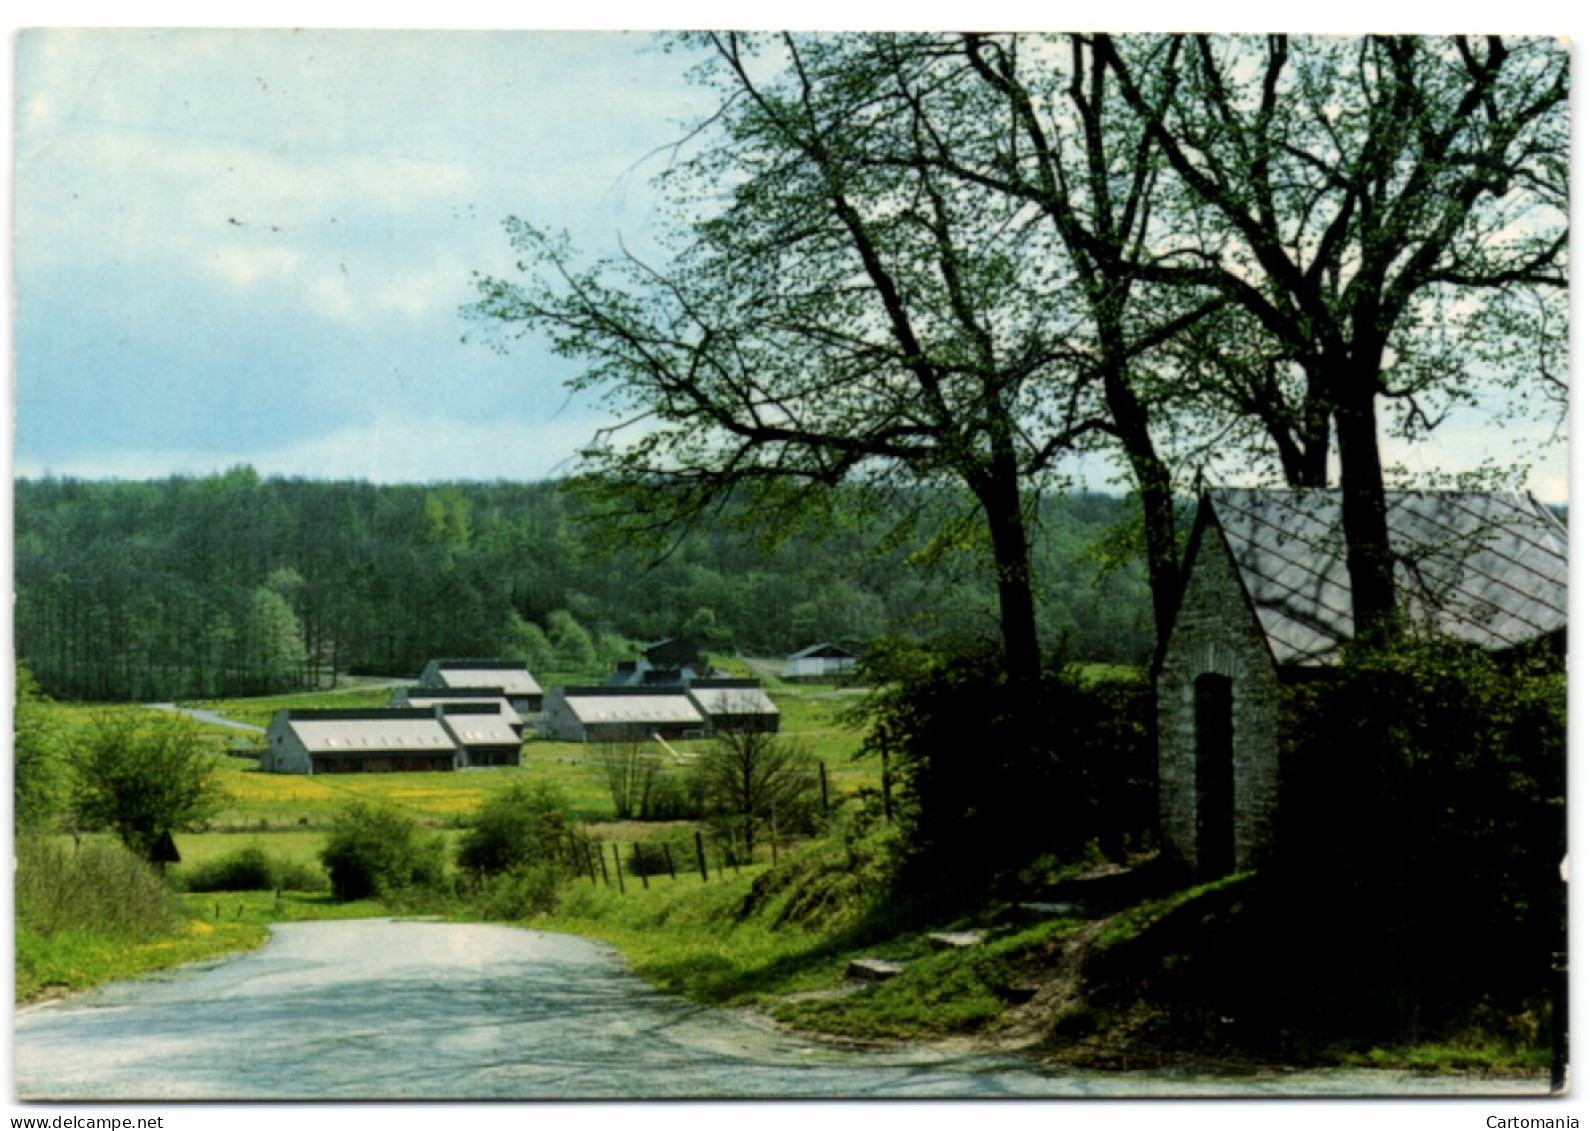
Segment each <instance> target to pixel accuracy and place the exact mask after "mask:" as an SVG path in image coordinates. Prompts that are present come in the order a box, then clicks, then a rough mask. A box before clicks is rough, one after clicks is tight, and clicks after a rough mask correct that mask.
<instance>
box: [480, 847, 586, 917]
mask: <svg viewBox="0 0 1590 1131" xmlns="http://www.w3.org/2000/svg"><path fill="white" fill-rule="evenodd" d="M563 880H564V876H563V874H562V870H561V869H560V868H559V867H558V866H557V865H556V864H555V863H552V862H550V861H540V862H537V863H534V864H515V865H514V866H513V867H511V868H509V869H508V870H507V871H505V872H499V873H497V874H495V875H493V876H491V877H490V878H488V879H487V880H486V881H485V883H484V884H482V885H481V887H480V890H479V892H478V894H477V896H476V901H475V906H476V907H477V908H478V909H479V913H480V915H481V917H482V918H485V919H495V920H499V921H502V922H513V921H516V920H521V919H531V918H534V917H536V916H538V915H547V914H550V913H551V912H552V911H554V910H555V909H556V908H557V905H558V897H559V894H560V893H561V891H562V887H563Z"/></svg>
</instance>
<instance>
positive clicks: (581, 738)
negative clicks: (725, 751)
mask: <svg viewBox="0 0 1590 1131" xmlns="http://www.w3.org/2000/svg"><path fill="white" fill-rule="evenodd" d="M706 731H707V719H706V716H705V715H703V714H702V713H701V710H700V709H699V708H698V707H697V706H696V703H695V701H694V700H693V699H691V698H690V696H689V694H687V693H686V691H685V689H684V688H682V687H555V688H553V689H552V694H550V695H548V696H547V701H546V713H545V716H544V718H543V720H542V726H541V735H542V737H544V738H552V739H557V740H559V741H562V742H641V741H645V740H646V739H649V738H650V737H651V736H652V735H658V736H660V737H662V738H665V739H668V738H685V737H689V736H692V735H696V734H705V733H706Z"/></svg>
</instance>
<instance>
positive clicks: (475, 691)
mask: <svg viewBox="0 0 1590 1131" xmlns="http://www.w3.org/2000/svg"><path fill="white" fill-rule="evenodd" d="M438 703H443V704H448V705H451V704H454V703H489V704H491V705H492V706H494V707H495V708H496V709H497V713H498V714H499V715H501V716H502V720H503V722H505V723H507V724H508V725H509V726H511V727H513V728H514V731H515V733H518V734H523V733H524V717H523V716H522V715H520V713H519V712H518V711H516V710H514V706H513V704H512V703H510V702H508V700H506V699H504V698H503V697H502V693H501V692H499V691H498V690H497V689H496V688H494V687H460V688H457V689H453V690H445V691H439V690H437V689H436V688H433V687H395V688H393V689H392V702H391V705H392V706H394V707H434V706H436V705H437V704H438Z"/></svg>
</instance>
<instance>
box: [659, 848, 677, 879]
mask: <svg viewBox="0 0 1590 1131" xmlns="http://www.w3.org/2000/svg"><path fill="white" fill-rule="evenodd" d="M662 848H663V863H664V864H666V865H668V878H669V879H670V880H677V879H678V878H679V875H678V873H676V872H675V871H674V854H673V853H672V852H670V851H669V850H668V846H667V845H666V844H665V845H663V846H662Z"/></svg>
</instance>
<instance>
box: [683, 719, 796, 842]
mask: <svg viewBox="0 0 1590 1131" xmlns="http://www.w3.org/2000/svg"><path fill="white" fill-rule="evenodd" d="M691 777H692V789H693V791H694V792H695V793H697V794H698V795H699V796H700V797H701V798H702V800H703V803H704V804H705V806H706V809H707V812H708V813H709V814H717V815H720V816H725V817H729V818H732V819H733V822H734V824H735V826H736V827H737V828H738V829H739V831H740V835H741V839H742V841H743V843H744V845H745V848H746V853H747V855H749V854H750V853H751V851H752V848H753V846H754V844H755V841H756V833H755V830H756V827H757V826H758V825H764V826H766V827H767V828H768V830H769V835H783V834H787V833H793V832H809V831H811V829H812V828H813V827H814V823H815V821H816V818H817V807H818V791H819V789H820V788H821V787H820V783H819V778H818V768H817V760H816V759H815V758H814V757H812V755H811V753H810V752H809V751H808V750H807V749H806V748H805V747H804V746H802V745H801V744H800V743H798V742H796V741H794V740H792V739H789V738H783V737H780V736H779V735H777V734H771V733H768V732H766V731H761V730H756V729H751V728H746V729H741V730H733V729H730V730H721V731H719V732H718V733H717V734H716V735H715V736H714V738H713V740H712V742H711V744H710V745H709V746H708V747H707V748H706V749H705V750H704V751H702V753H701V754H700V755H699V756H698V758H697V759H696V763H695V765H694V767H692V771H691Z"/></svg>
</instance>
